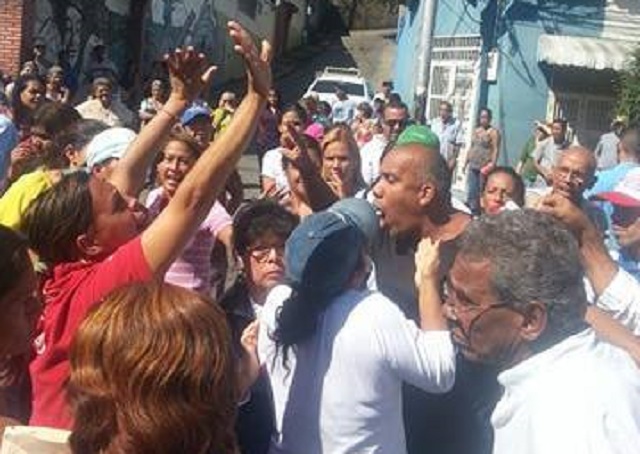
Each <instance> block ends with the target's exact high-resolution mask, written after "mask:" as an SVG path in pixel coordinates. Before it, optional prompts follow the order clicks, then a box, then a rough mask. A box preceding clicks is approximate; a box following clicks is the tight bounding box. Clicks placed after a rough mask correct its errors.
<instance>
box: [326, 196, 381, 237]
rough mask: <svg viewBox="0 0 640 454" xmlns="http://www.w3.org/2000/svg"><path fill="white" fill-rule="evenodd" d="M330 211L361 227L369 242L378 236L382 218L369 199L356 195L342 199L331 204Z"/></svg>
mask: <svg viewBox="0 0 640 454" xmlns="http://www.w3.org/2000/svg"><path fill="white" fill-rule="evenodd" d="M328 211H330V212H332V213H335V214H337V215H338V216H341V217H343V219H344V220H345V221H346V222H349V223H351V224H353V225H355V226H356V227H357V228H358V229H360V231H361V232H362V234H363V235H364V236H365V238H366V239H367V242H368V243H369V244H371V243H373V242H374V241H375V239H376V238H377V237H378V233H379V232H380V219H379V218H378V215H377V214H376V212H375V210H374V209H373V206H371V204H370V203H369V202H368V201H366V200H364V199H359V198H355V197H352V198H348V199H341V200H338V201H337V202H336V203H334V204H333V205H331V207H330V208H329V210H328Z"/></svg>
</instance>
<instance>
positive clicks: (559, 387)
mask: <svg viewBox="0 0 640 454" xmlns="http://www.w3.org/2000/svg"><path fill="white" fill-rule="evenodd" d="M498 381H499V382H500V384H501V385H502V386H503V387H504V393H503V395H502V398H501V399H500V401H499V402H498V404H497V405H496V408H495V410H494V412H493V415H492V417H491V423H492V425H493V428H494V435H495V441H494V449H493V454H512V453H514V452H517V453H518V454H585V453H592V454H614V453H615V454H632V453H637V452H638V446H640V373H639V372H638V367H637V366H636V364H635V363H634V361H633V359H632V358H631V357H630V356H629V355H628V354H627V352H625V351H624V350H622V349H620V348H618V347H615V346H613V345H611V344H609V343H607V342H604V341H601V340H600V339H598V337H597V336H596V335H595V332H594V331H593V330H592V329H591V328H589V329H586V330H584V331H582V332H580V333H578V334H575V335H573V336H570V337H568V338H566V339H564V340H562V341H561V342H559V343H557V344H555V345H554V346H552V347H550V348H548V349H547V350H544V351H542V352H541V353H538V354H535V355H534V356H532V357H530V358H528V359H526V360H525V361H522V362H520V363H519V364H517V365H516V366H514V367H512V368H511V369H508V370H506V371H504V372H502V373H501V374H500V375H499V376H498Z"/></svg>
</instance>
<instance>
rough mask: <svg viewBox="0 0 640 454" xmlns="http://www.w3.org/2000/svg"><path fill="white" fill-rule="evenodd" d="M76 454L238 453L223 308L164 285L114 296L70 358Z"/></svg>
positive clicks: (82, 331)
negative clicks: (100, 453)
mask: <svg viewBox="0 0 640 454" xmlns="http://www.w3.org/2000/svg"><path fill="white" fill-rule="evenodd" d="M70 362H71V376H70V380H69V385H68V396H69V400H70V403H71V405H72V408H73V409H74V416H75V423H74V426H73V431H72V434H71V437H70V444H71V448H72V450H73V452H74V453H82V454H93V453H99V452H105V453H111V452H113V453H115V452H117V453H132V454H133V453H135V454H142V453H149V454H150V453H176V452H189V453H203V454H208V453H221V452H224V453H234V452H237V446H236V440H235V435H234V423H235V414H236V406H237V405H236V402H237V394H238V391H237V385H236V369H235V367H234V363H233V358H232V346H231V335H230V331H229V328H228V326H227V323H226V319H225V314H224V312H223V311H222V309H220V307H219V306H217V305H216V304H213V303H212V302H211V301H207V300H206V299H204V298H203V297H202V296H200V295H198V294H196V293H193V292H190V291H188V290H185V289H182V288H179V287H175V286H172V285H169V284H164V283H160V282H152V283H146V284H133V285H130V286H127V287H123V288H121V289H119V290H116V291H115V292H113V293H112V294H110V295H109V296H108V297H106V299H105V301H104V302H103V303H101V304H100V305H99V306H98V307H96V308H95V309H94V310H93V311H91V312H90V313H89V315H88V316H87V318H86V319H85V320H84V322H83V323H82V325H81V326H80V328H79V330H78V332H77V334H76V337H75V339H74V342H73V344H72V347H71V354H70Z"/></svg>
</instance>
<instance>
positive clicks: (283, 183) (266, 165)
mask: <svg viewBox="0 0 640 454" xmlns="http://www.w3.org/2000/svg"><path fill="white" fill-rule="evenodd" d="M260 173H261V174H262V176H263V177H267V178H272V179H273V180H275V182H276V189H277V190H288V189H289V181H288V180H287V174H286V173H285V172H284V167H282V149H281V148H274V149H273V150H269V151H267V152H266V153H265V154H264V158H262V170H261V172H260Z"/></svg>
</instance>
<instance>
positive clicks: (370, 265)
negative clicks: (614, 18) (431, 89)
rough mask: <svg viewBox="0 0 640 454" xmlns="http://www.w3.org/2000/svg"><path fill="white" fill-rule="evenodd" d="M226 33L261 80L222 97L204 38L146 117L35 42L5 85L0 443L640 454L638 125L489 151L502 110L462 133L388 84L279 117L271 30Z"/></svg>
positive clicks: (158, 88) (314, 101)
mask: <svg viewBox="0 0 640 454" xmlns="http://www.w3.org/2000/svg"><path fill="white" fill-rule="evenodd" d="M228 29H229V35H230V38H231V40H232V42H233V48H234V50H235V51H236V52H237V53H238V54H239V55H240V56H241V57H242V58H243V60H244V62H245V66H246V76H247V77H246V80H247V87H246V94H245V95H244V97H243V98H241V97H239V96H237V95H236V94H234V93H232V92H225V93H223V94H222V96H221V97H220V101H219V103H218V106H217V108H215V109H211V108H210V107H209V105H208V104H207V102H206V100H205V99H204V98H206V92H207V89H208V87H209V85H210V83H211V79H212V77H213V76H214V72H215V68H214V67H211V66H209V64H208V63H207V61H206V58H205V56H204V55H202V54H198V53H197V52H196V51H195V50H194V49H193V48H186V49H177V50H176V51H175V52H173V53H171V54H169V55H167V56H166V57H165V63H166V68H167V73H168V74H167V78H166V79H155V80H153V81H151V83H150V90H151V91H150V96H149V97H148V98H145V99H144V100H142V102H141V105H140V109H139V112H138V114H137V115H135V114H133V113H132V112H130V111H129V110H128V109H127V108H126V107H125V106H124V105H120V104H119V103H118V102H115V101H114V98H113V96H112V90H113V89H114V85H113V78H112V74H111V73H112V72H113V69H112V70H109V68H110V66H109V65H108V64H106V63H105V57H104V56H102V57H101V58H102V59H101V60H100V61H102V66H100V68H102V71H99V72H98V73H97V74H96V77H95V78H94V80H93V81H92V88H93V90H92V95H91V97H90V99H89V100H87V101H85V102H83V103H81V104H80V105H77V106H75V107H74V106H73V105H72V103H71V102H70V96H69V92H68V91H67V89H66V88H65V87H64V84H63V82H61V81H62V80H64V73H63V72H62V73H60V72H59V71H58V70H57V69H56V70H55V71H53V73H55V77H54V76H51V77H50V78H48V79H47V83H46V84H44V83H43V82H41V79H40V76H41V73H43V74H47V75H51V73H52V68H49V69H47V68H46V67H45V63H44V62H42V59H41V58H38V59H37V60H38V64H37V65H36V64H35V63H34V64H32V65H31V66H34V74H26V75H23V76H21V77H20V78H18V80H16V82H15V84H14V85H13V87H12V98H11V99H12V100H11V102H10V103H7V104H6V106H5V110H4V113H3V114H2V115H0V147H2V149H1V150H0V151H1V152H2V153H3V154H2V158H3V159H2V162H3V166H2V167H0V171H1V173H0V176H1V177H2V181H3V188H2V192H1V197H0V307H1V308H2V310H1V311H0V326H1V327H3V329H0V352H1V353H2V355H1V356H0V358H1V359H0V370H1V372H2V373H1V374H0V422H1V426H2V428H3V429H4V436H3V441H2V450H3V451H2V452H4V450H5V449H6V450H11V449H16V450H20V451H17V452H33V453H40V452H54V450H55V452H73V453H82V454H85V453H92V454H98V453H132V454H133V453H136V454H138V453H178V452H189V453H191V452H197V453H236V452H242V453H248V454H261V453H291V454H303V453H304V454H315V453H332V454H333V453H398V454H400V453H410V454H414V453H415V454H418V453H420V454H422V453H430V452H433V453H440V454H449V453H450V454H484V453H487V454H488V453H494V454H507V453H513V452H518V453H526V454H549V453H563V454H571V453H574V454H583V453H598V454H606V453H612V454H613V453H629V454H631V453H635V452H637V450H638V446H640V369H638V367H639V366H638V365H639V364H640V340H639V339H638V336H640V282H639V281H638V279H640V266H639V265H638V264H639V263H640V126H638V125H634V124H625V123H622V124H621V123H620V122H619V121H617V122H615V123H614V125H613V126H615V128H614V134H615V138H613V137H605V138H604V139H603V141H602V144H601V145H599V146H598V148H597V149H596V151H595V152H594V151H591V150H589V149H587V148H585V147H582V146H579V145H576V144H571V141H570V140H568V137H567V124H566V122H565V121H564V120H562V119H556V120H554V122H553V124H552V127H551V130H550V131H547V129H546V126H545V125H542V124H538V125H536V134H538V135H537V137H536V139H535V140H532V143H531V144H529V146H528V147H527V150H526V151H525V152H523V159H522V163H521V165H519V166H518V168H517V169H514V168H512V167H507V166H500V165H499V162H500V150H501V148H502V144H501V135H500V131H499V128H498V127H496V126H495V125H493V124H492V112H491V110H490V109H488V108H483V109H481V110H480V115H479V118H478V124H477V127H476V128H475V129H474V130H473V131H471V134H470V140H467V139H465V137H464V131H463V130H462V126H461V123H460V121H459V120H457V119H456V118H455V117H454V115H453V113H454V109H453V106H452V105H451V104H450V103H448V102H443V103H441V105H440V106H439V111H438V116H437V118H434V119H432V120H431V121H429V122H428V123H429V125H428V126H427V125H418V124H414V122H413V121H412V119H411V118H410V115H409V111H408V108H407V106H406V105H405V104H403V102H402V100H401V99H400V97H399V96H398V95H397V94H395V93H393V91H392V90H393V87H392V85H391V84H389V83H386V84H384V86H383V90H382V92H381V93H379V94H378V95H376V100H375V101H374V102H373V103H372V105H370V104H368V103H363V104H354V103H353V102H350V100H349V97H348V95H347V94H346V93H345V91H344V90H342V89H341V87H339V86H338V87H337V88H336V101H335V104H334V105H333V106H332V105H330V104H329V103H326V102H321V101H320V100H319V99H318V98H317V97H316V96H313V95H311V96H309V97H306V98H305V99H302V100H300V102H298V103H295V104H293V105H291V106H287V107H284V108H283V107H281V105H280V97H279V94H278V92H277V91H276V90H275V89H274V81H273V80H272V75H271V69H270V62H271V47H270V45H269V43H268V42H262V43H261V46H256V44H255V43H254V41H253V39H252V37H251V36H250V35H249V33H248V32H247V31H245V30H244V29H243V28H242V26H240V25H239V24H238V23H236V22H230V23H229V25H228ZM98 57H100V55H97V56H96V58H98ZM107 63H108V62H107ZM54 79H55V82H54ZM167 81H168V82H167ZM124 109H126V111H125V110H124ZM138 123H139V124H140V125H141V128H140V129H139V131H137V132H136V131H135V130H134V129H132V127H136V128H137V124H138ZM545 134H546V136H545V137H543V136H544V135H545ZM614 139H615V140H614ZM616 140H617V141H616ZM466 141H468V142H469V144H468V145H465V142H466ZM612 142H615V147H616V153H615V157H613V158H612V157H611V149H610V148H611V146H612V145H611V143H612ZM247 150H253V151H254V152H255V153H256V155H257V157H258V159H259V161H260V169H261V172H260V173H261V181H260V185H261V192H262V195H261V196H260V197H259V198H257V199H255V200H245V198H244V193H243V185H242V181H241V179H240V176H239V173H238V170H237V164H238V162H239V160H240V158H241V156H242V155H243V153H244V152H245V151H247ZM458 166H460V167H461V170H462V172H464V173H466V174H467V177H468V178H467V181H468V190H467V197H466V199H464V200H461V199H460V198H459V197H458V195H457V192H455V191H454V190H453V180H454V173H455V172H456V171H458V172H459V171H460V170H459V169H457V167H458ZM8 452H16V451H8Z"/></svg>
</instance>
